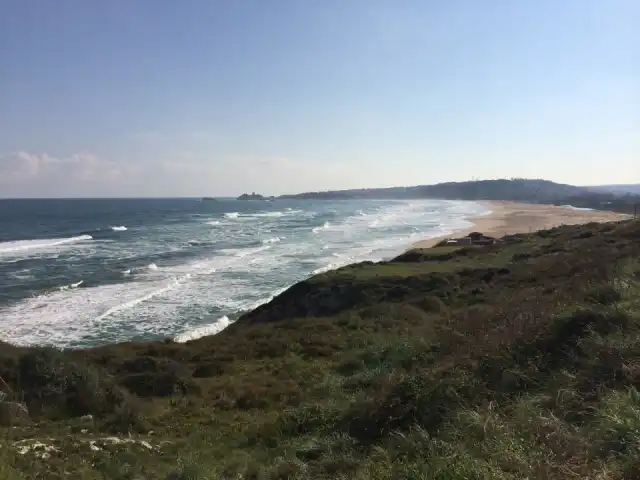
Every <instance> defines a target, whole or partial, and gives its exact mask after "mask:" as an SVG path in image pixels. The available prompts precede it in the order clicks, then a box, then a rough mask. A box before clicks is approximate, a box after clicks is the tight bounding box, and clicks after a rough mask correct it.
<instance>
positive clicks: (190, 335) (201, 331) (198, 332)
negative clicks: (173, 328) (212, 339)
mask: <svg viewBox="0 0 640 480" xmlns="http://www.w3.org/2000/svg"><path fill="white" fill-rule="evenodd" d="M231 323H233V322H231V320H229V318H228V317H227V316H226V315H225V316H224V317H220V318H219V319H217V320H216V321H215V322H213V323H209V324H207V325H202V326H200V327H196V328H194V329H192V330H187V331H186V332H182V333H180V334H179V335H176V336H175V337H173V341H174V342H178V343H186V342H190V341H191V340H197V339H199V338H202V337H207V336H210V335H215V334H216V333H220V332H221V331H222V330H224V329H225V328H227V327H228V326H229V325H231Z"/></svg>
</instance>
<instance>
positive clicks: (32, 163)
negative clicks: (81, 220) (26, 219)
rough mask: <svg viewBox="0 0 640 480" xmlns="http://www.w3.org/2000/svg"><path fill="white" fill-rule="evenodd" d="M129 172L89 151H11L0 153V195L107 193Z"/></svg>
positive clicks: (91, 194) (127, 169) (82, 194)
mask: <svg viewBox="0 0 640 480" xmlns="http://www.w3.org/2000/svg"><path fill="white" fill-rule="evenodd" d="M130 171H132V169H130V168H128V167H127V166H125V165H121V164H118V163H116V162H112V161H109V160H104V159H102V158H100V157H98V156H97V155H94V154H91V153H83V152H80V153H74V154H72V155H68V156H60V157H58V156H53V155H49V154H47V153H42V154H34V153H29V152H25V151H18V152H12V153H9V154H5V155H0V197H11V196H18V197H21V196H30V197H32V196H56V197H57V196H94V195H109V193H108V192H109V191H113V190H114V188H113V187H114V185H116V186H117V185H118V184H119V183H120V182H121V180H122V178H124V177H126V176H127V174H128V173H129V172H130ZM116 190H117V189H116Z"/></svg>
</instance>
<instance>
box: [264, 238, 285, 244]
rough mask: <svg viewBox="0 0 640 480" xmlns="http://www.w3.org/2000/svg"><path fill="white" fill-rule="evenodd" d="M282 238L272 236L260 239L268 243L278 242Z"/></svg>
mask: <svg viewBox="0 0 640 480" xmlns="http://www.w3.org/2000/svg"><path fill="white" fill-rule="evenodd" d="M281 240H282V239H281V238H280V237H273V238H267V239H265V240H262V243H264V244H265V245H266V244H269V243H278V242H279V241H281Z"/></svg>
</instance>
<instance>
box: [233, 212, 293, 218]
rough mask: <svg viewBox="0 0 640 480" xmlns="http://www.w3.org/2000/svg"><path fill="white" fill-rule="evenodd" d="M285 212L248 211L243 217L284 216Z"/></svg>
mask: <svg viewBox="0 0 640 480" xmlns="http://www.w3.org/2000/svg"><path fill="white" fill-rule="evenodd" d="M283 215H284V212H264V213H248V214H246V215H242V216H243V217H258V218H260V217H282V216H283Z"/></svg>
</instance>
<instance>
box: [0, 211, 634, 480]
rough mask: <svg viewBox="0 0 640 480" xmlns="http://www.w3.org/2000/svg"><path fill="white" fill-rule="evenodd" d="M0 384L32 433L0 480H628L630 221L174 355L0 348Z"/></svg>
mask: <svg viewBox="0 0 640 480" xmlns="http://www.w3.org/2000/svg"><path fill="white" fill-rule="evenodd" d="M158 320H159V321H161V319H158ZM0 376H1V377H2V378H3V379H4V380H5V381H6V382H7V383H8V385H9V387H10V389H11V393H9V397H8V398H7V399H5V401H4V403H5V404H6V403H8V402H9V401H16V402H24V403H25V404H26V406H27V407H28V409H29V415H30V417H31V419H32V421H33V423H27V422H24V421H23V422H20V424H19V425H16V426H14V427H7V426H5V427H0V438H1V439H2V440H0V478H65V479H67V478H72V479H73V478H78V479H99V478H100V479H102V478H104V479H106V478H131V479H133V478H154V479H156V478H160V479H162V478H172V479H238V478H247V479H249V478H251V479H261V478H264V479H272V478H273V479H276V478H278V479H284V478H291V479H317V478H332V479H334V478H338V479H340V478H342V479H363V480H364V479H422V478H424V479H441V480H445V479H478V480H480V479H521V478H550V479H566V478H580V479H585V478H592V479H628V478H637V477H638V475H640V460H639V459H640V443H639V442H638V438H640V393H638V389H640V223H636V222H632V221H626V222H620V223H612V224H589V225H583V226H567V227H561V228H555V229H552V230H546V231H541V232H538V233H536V234H529V235H514V236H510V237H508V238H507V239H506V240H505V242H503V243H502V244H500V245H491V246H480V247H478V246H471V247H461V248H451V247H444V248H443V249H438V248H435V249H427V250H421V251H417V252H413V253H412V254H410V255H403V256H401V257H398V258H397V259H395V260H394V261H390V262H383V263H363V264H357V265H351V266H348V267H344V268H341V269H339V270H336V271H333V272H327V273H325V274H322V275H318V276H315V277H312V278H310V279H308V280H306V281H304V282H301V283H299V284H297V285H295V286H294V287H292V288H291V289H289V290H288V291H287V292H285V293H283V294H282V295H280V296H278V297H277V298H275V299H274V300H273V301H271V302H270V303H269V304H267V305H264V306H262V307H260V308H258V309H256V310H254V311H253V312H250V313H248V314H247V315H245V316H243V317H241V318H240V319H239V320H238V321H237V322H236V323H235V324H233V325H231V326H230V327H229V328H228V329H227V330H225V331H223V332H222V333H220V334H218V335H215V336H213V337H207V338H202V339H199V340H196V341H193V342H190V343H188V344H176V343H174V342H172V341H169V340H167V341H165V342H155V343H146V344H135V343H125V344H119V345H109V346H105V347H101V348H95V349H91V350H84V351H63V352H60V351H55V350H51V349H43V348H17V347H13V346H10V345H7V344H0ZM87 415H91V416H90V417H87ZM0 420H2V419H1V418H0ZM4 420H5V421H6V418H5V419H4ZM5 423H6V422H5Z"/></svg>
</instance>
